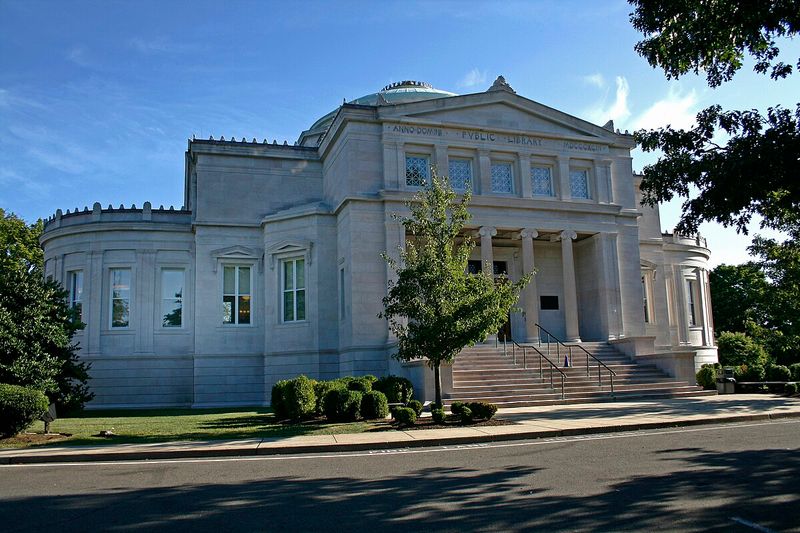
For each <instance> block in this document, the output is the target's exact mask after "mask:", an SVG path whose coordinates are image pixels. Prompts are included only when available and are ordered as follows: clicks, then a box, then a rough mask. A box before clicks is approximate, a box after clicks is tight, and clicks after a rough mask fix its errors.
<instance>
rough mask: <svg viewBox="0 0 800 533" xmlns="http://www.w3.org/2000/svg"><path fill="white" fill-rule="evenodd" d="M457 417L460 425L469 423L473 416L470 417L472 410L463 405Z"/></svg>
mask: <svg viewBox="0 0 800 533" xmlns="http://www.w3.org/2000/svg"><path fill="white" fill-rule="evenodd" d="M459 416H460V417H461V423H462V424H469V423H471V422H472V416H473V415H472V409H470V408H469V407H467V406H466V405H465V406H464V407H462V408H461V412H460V414H459Z"/></svg>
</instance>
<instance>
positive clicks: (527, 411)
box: [0, 394, 800, 464]
mask: <svg viewBox="0 0 800 533" xmlns="http://www.w3.org/2000/svg"><path fill="white" fill-rule="evenodd" d="M497 417H498V418H502V419H505V420H510V421H512V422H514V424H511V425H502V426H483V427H453V428H447V429H429V430H415V431H382V432H377V433H355V434H342V435H310V436H297V437H288V438H272V439H249V440H237V441H191V442H166V443H155V444H116V445H108V446H60V447H53V446H49V447H42V448H26V449H16V450H0V464H16V463H49V462H64V461H67V462H73V461H114V460H130V459H166V458H179V457H219V456H243V455H275V454H290V453H324V452H334V451H358V450H371V449H387V448H406V447H419V446H437V445H452V444H471V443H480V442H496V441H502V440H520V439H535V438H542V437H558V436H567V435H582V434H591V433H608V432H614V431H634V430H638V429H655V428H665V427H677V426H692V425H700V424H717V423H728V422H745V421H766V420H776V419H780V418H789V417H800V398H784V397H781V396H773V395H766V394H736V395H728V396H705V397H698V398H674V399H664V400H647V401H631V402H613V403H612V402H606V403H590V404H575V405H559V406H547V407H519V408H514V409H501V410H500V411H498V413H497Z"/></svg>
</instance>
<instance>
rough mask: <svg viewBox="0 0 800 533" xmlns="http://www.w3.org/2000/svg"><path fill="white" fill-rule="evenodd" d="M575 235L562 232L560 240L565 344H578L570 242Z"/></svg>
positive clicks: (579, 338)
mask: <svg viewBox="0 0 800 533" xmlns="http://www.w3.org/2000/svg"><path fill="white" fill-rule="evenodd" d="M576 237H577V234H576V233H575V232H574V231H572V230H564V231H562V232H561V235H560V236H559V238H560V239H561V263H562V267H563V272H564V322H565V326H566V334H567V338H566V340H567V342H580V341H581V336H580V328H579V327H578V289H577V285H576V283H575V257H574V254H573V250H572V240H573V239H575V238H576Z"/></svg>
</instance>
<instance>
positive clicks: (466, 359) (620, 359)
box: [444, 342, 716, 407]
mask: <svg viewBox="0 0 800 533" xmlns="http://www.w3.org/2000/svg"><path fill="white" fill-rule="evenodd" d="M581 346H583V347H584V348H585V349H586V350H588V351H589V352H590V353H591V354H592V355H594V356H595V357H596V358H597V359H599V360H600V361H602V362H603V363H605V364H606V365H607V366H608V367H609V368H611V369H612V370H613V371H614V372H615V373H616V376H615V377H614V395H613V396H612V394H611V387H610V380H609V373H608V371H607V370H606V369H605V368H603V367H601V372H600V373H601V376H602V384H598V376H597V366H598V365H597V361H595V360H593V359H591V358H589V375H588V376H587V375H586V354H585V353H584V352H583V351H582V350H580V349H579V348H573V349H572V355H573V361H572V365H573V366H572V367H570V368H564V367H563V365H564V348H563V347H561V355H560V361H559V360H558V359H559V357H558V356H557V355H556V353H557V351H556V344H555V343H553V344H551V345H550V354H551V356H550V360H551V361H553V363H555V364H557V365H558V366H559V368H560V369H561V370H562V371H563V372H564V373H565V374H566V379H565V386H564V399H562V397H561V374H560V373H559V372H557V371H555V370H554V371H553V387H552V388H551V386H550V365H549V364H547V362H545V361H543V362H542V370H543V377H542V378H540V376H539V356H538V354H536V352H534V351H533V350H530V349H528V350H527V354H528V355H527V366H528V368H527V370H526V369H524V368H523V357H522V351H521V350H520V349H519V348H517V349H516V357H517V364H516V365H514V362H513V357H512V352H511V344H509V345H508V347H507V355H503V347H502V345H501V346H500V347H499V348H495V346H493V345H491V346H490V345H478V346H474V347H472V348H467V349H465V350H463V351H462V352H461V353H460V354H459V355H458V357H456V360H455V363H454V364H453V391H452V393H450V394H446V395H445V398H444V403H445V405H450V404H452V403H453V402H454V401H464V402H472V401H486V402H491V403H494V404H497V406H498V407H524V406H535V405H557V404H568V403H589V402H601V401H613V400H633V399H637V400H641V399H654V398H675V397H681V396H706V395H715V394H716V391H705V390H703V389H702V388H700V387H698V386H694V385H690V384H689V383H687V382H685V381H676V380H675V379H673V378H671V377H669V376H668V375H667V374H665V373H664V372H663V371H661V370H660V369H659V368H657V367H656V366H655V365H648V364H636V363H633V362H632V361H631V360H630V359H629V358H628V357H627V356H626V355H624V354H622V353H620V352H619V351H617V350H616V349H615V348H614V347H613V346H611V345H610V344H608V343H605V342H584V343H582V344H581ZM539 349H540V350H541V351H542V353H544V354H547V344H543V345H542V346H541V347H539Z"/></svg>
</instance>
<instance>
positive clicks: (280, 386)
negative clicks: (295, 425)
mask: <svg viewBox="0 0 800 533" xmlns="http://www.w3.org/2000/svg"><path fill="white" fill-rule="evenodd" d="M288 384H289V380H288V379H282V380H280V381H278V382H277V383H275V385H273V386H272V397H271V398H270V401H269V403H270V405H271V406H272V410H273V412H274V413H275V418H277V419H278V420H284V419H286V418H289V415H288V413H287V409H286V404H285V403H284V401H283V397H284V395H285V394H286V387H287V386H288Z"/></svg>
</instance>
